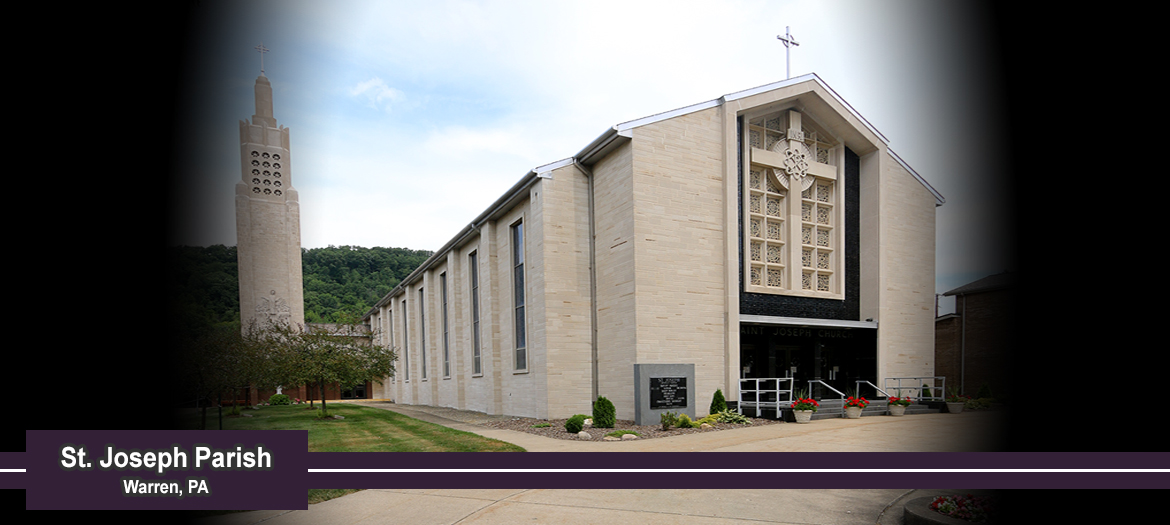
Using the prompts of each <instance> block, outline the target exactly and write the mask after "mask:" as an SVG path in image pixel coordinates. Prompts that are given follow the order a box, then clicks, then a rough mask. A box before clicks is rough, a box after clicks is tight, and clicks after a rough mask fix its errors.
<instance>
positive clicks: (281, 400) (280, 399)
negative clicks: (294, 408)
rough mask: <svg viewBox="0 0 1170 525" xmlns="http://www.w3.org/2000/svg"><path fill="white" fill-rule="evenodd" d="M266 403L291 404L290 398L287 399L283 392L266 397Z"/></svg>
mask: <svg viewBox="0 0 1170 525" xmlns="http://www.w3.org/2000/svg"><path fill="white" fill-rule="evenodd" d="M268 404H269V405H291V404H292V400H291V399H289V398H288V396H286V395H284V394H273V395H272V397H270V398H268Z"/></svg>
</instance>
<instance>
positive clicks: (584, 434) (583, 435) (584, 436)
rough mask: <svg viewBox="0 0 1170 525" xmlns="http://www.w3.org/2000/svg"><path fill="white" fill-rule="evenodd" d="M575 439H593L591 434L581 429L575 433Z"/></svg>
mask: <svg viewBox="0 0 1170 525" xmlns="http://www.w3.org/2000/svg"><path fill="white" fill-rule="evenodd" d="M577 439H585V440H589V439H593V436H590V435H589V433H588V432H585V431H583V430H582V431H581V432H578V433H577Z"/></svg>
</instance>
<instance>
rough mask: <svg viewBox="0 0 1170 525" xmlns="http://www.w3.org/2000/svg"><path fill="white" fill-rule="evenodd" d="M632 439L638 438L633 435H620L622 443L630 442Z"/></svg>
mask: <svg viewBox="0 0 1170 525" xmlns="http://www.w3.org/2000/svg"><path fill="white" fill-rule="evenodd" d="M634 439H638V436H635V435H633V434H622V441H630V440H634Z"/></svg>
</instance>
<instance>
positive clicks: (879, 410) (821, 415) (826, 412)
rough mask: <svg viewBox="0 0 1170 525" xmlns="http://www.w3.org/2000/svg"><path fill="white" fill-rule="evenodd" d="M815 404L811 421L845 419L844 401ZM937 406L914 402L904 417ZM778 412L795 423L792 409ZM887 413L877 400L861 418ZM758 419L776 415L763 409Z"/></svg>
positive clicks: (752, 414)
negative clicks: (815, 408) (815, 407)
mask: <svg viewBox="0 0 1170 525" xmlns="http://www.w3.org/2000/svg"><path fill="white" fill-rule="evenodd" d="M817 403H819V405H820V406H818V407H817V411H816V412H814V413H813V415H812V418H813V419H832V418H842V417H845V401H844V400H842V399H820V400H817ZM937 404H938V403H932V404H930V405H927V404H921V405H920V404H918V403H917V402H915V404H912V405H910V406H908V407H906V415H907V416H910V415H914V414H937V413H939V412H940V411H941V409H940V408H938V407H934V408H932V407H931V405H937ZM780 412H781V413H780V418H779V419H783V420H784V421H788V422H792V421H796V418H795V417H793V415H792V409H790V408H782V409H781V410H780ZM889 413H890V409H889V406H888V404H887V402H886V400H885V399H877V400H873V401H870V402H869V405H867V406H866V407H865V408H864V409H863V410H862V411H861V417H871V416H884V415H888V414H889ZM744 415H745V416H749V417H755V416H756V409H755V408H749V407H745V408H744ZM760 417H765V418H776V413H775V411H774V410H771V409H764V410H763V413H762V414H761V415H760Z"/></svg>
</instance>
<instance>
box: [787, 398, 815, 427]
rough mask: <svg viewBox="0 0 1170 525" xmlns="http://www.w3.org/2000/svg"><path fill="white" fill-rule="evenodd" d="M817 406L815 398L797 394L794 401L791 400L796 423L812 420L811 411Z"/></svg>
mask: <svg viewBox="0 0 1170 525" xmlns="http://www.w3.org/2000/svg"><path fill="white" fill-rule="evenodd" d="M818 406H820V405H819V404H817V401H816V400H815V399H808V398H805V397H804V396H802V395H798V396H797V398H796V401H793V402H792V415H793V416H795V417H796V422H797V423H808V422H809V421H812V415H813V412H816V411H817V407H818Z"/></svg>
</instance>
